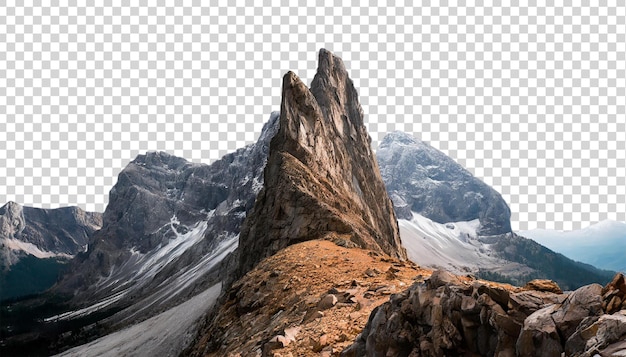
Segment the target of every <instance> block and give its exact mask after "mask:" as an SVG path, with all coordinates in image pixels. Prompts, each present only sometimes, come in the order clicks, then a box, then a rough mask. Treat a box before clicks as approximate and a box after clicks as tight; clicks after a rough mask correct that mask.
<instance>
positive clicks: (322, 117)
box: [239, 49, 406, 275]
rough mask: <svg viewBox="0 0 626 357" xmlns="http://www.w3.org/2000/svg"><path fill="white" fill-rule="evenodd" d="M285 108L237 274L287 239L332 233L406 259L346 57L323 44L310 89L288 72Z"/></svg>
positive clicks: (245, 233) (245, 229)
mask: <svg viewBox="0 0 626 357" xmlns="http://www.w3.org/2000/svg"><path fill="white" fill-rule="evenodd" d="M280 113H281V114H280V130H279V132H278V133H277V134H276V136H275V137H274V139H272V142H271V146H270V156H269V158H268V163H267V166H266V169H265V173H264V177H265V187H264V189H263V190H262V191H261V192H260V193H259V196H258V197H257V201H256V203H255V206H254V210H253V212H252V213H251V214H250V216H249V217H250V218H249V219H247V220H246V221H245V223H244V226H243V228H242V232H241V236H240V243H239V247H240V257H241V258H240V264H239V275H242V274H243V273H245V272H247V271H248V270H250V269H251V268H252V267H253V266H254V265H255V264H256V263H258V262H259V261H260V260H261V259H263V258H265V257H267V256H270V255H272V254H274V253H276V252H277V251H278V250H280V249H282V248H284V247H286V246H288V245H290V244H293V243H297V242H302V241H306V240H310V239H316V238H320V237H323V236H324V235H326V234H328V233H331V232H333V233H337V234H340V235H345V236H348V237H349V240H351V241H352V242H354V243H355V244H357V245H358V246H361V247H364V248H368V249H373V250H378V251H381V252H384V253H387V254H389V255H391V256H394V257H399V258H402V259H405V258H406V252H405V251H404V249H403V248H402V247H401V243H400V236H399V233H398V226H397V222H396V217H395V214H394V211H393V206H392V204H391V201H390V200H389V198H388V196H387V193H386V191H385V186H384V184H383V181H382V179H381V176H380V173H379V170H378V165H377V163H376V160H375V159H374V155H373V152H372V149H371V145H370V141H371V139H370V137H369V135H368V133H367V131H366V128H365V126H364V125H363V111H362V109H361V105H360V104H359V102H358V99H357V92H356V89H355V88H354V86H353V84H352V80H350V78H349V77H348V74H347V72H346V70H345V67H344V65H343V62H342V61H341V59H339V58H338V57H336V56H334V55H333V54H331V53H330V52H328V51H326V50H324V49H322V50H321V51H320V53H319V68H318V71H317V74H316V75H315V78H314V79H313V82H312V84H311V89H310V90H309V89H308V88H307V87H306V85H305V84H304V83H302V81H300V79H299V78H298V77H297V76H296V75H295V74H294V73H293V72H288V73H287V74H286V75H285V76H284V78H283V94H282V103H281V111H280Z"/></svg>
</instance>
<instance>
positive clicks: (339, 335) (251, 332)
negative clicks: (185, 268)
mask: <svg viewBox="0 0 626 357" xmlns="http://www.w3.org/2000/svg"><path fill="white" fill-rule="evenodd" d="M331 240H334V241H335V242H336V243H334V242H333V241H331ZM349 244H350V243H349V242H348V241H346V240H344V239H342V238H340V237H336V236H335V237H334V238H330V240H313V241H308V242H304V243H300V244H296V245H293V246H289V247H287V248H285V249H283V250H281V251H280V252H278V253H277V254H276V255H274V256H272V257H270V258H267V259H265V260H264V261H262V262H261V263H260V264H259V265H258V266H257V267H256V268H255V269H253V270H252V271H250V272H249V273H248V274H246V275H245V276H244V277H243V278H242V279H241V280H239V281H238V282H236V283H235V284H234V285H233V287H232V289H231V290H230V291H229V299H228V301H226V303H225V304H224V305H223V306H222V308H221V309H220V311H219V312H218V314H217V316H213V318H214V320H213V321H212V323H210V324H208V325H207V327H206V329H205V331H204V333H203V334H202V336H203V337H202V340H200V341H198V343H196V344H195V348H194V351H193V352H194V354H197V355H201V354H205V353H208V355H210V356H255V355H261V354H263V355H270V356H272V355H273V356H320V355H322V356H331V355H338V353H339V352H340V351H342V350H343V349H345V348H346V347H347V346H349V345H350V344H352V343H353V342H354V340H355V338H356V336H357V335H358V334H359V333H360V332H361V331H362V330H363V327H364V326H365V324H366V323H367V320H368V318H369V315H370V313H371V312H372V310H373V309H374V308H375V307H377V306H379V305H381V304H383V303H384V302H386V301H388V300H389V296H390V295H391V294H396V293H399V292H401V291H403V290H406V289H407V288H408V286H410V285H411V284H413V283H414V282H416V281H422V280H424V279H426V278H428V277H430V275H431V273H432V271H431V270H427V269H422V268H420V267H419V266H417V265H415V264H413V263H411V262H406V261H399V260H397V259H393V258H390V257H388V256H384V255H381V254H379V253H376V252H373V251H369V250H364V249H360V248H348V247H344V246H341V245H349ZM461 280H462V282H463V283H465V284H468V285H471V284H472V283H473V279H472V278H471V277H461ZM483 283H487V282H483ZM488 284H490V285H493V286H499V287H506V288H507V289H510V290H517V289H518V288H514V287H512V286H509V285H502V284H497V283H488Z"/></svg>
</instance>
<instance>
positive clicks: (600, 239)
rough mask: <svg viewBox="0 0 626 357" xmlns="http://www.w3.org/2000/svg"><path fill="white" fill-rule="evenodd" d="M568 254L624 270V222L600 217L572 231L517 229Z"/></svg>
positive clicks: (600, 265)
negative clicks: (592, 222)
mask: <svg viewBox="0 0 626 357" xmlns="http://www.w3.org/2000/svg"><path fill="white" fill-rule="evenodd" d="M518 233H519V234H520V235H523V236H525V237H528V238H531V239H533V240H535V241H536V242H538V243H539V244H542V245H544V246H546V247H548V248H550V249H552V250H553V251H555V252H559V253H561V254H563V255H565V256H567V257H568V258H571V259H574V260H577V261H580V262H584V263H587V264H591V265H593V266H596V267H598V268H601V269H608V270H614V271H621V272H626V222H618V221H609V220H607V221H602V222H598V223H596V224H593V225H591V226H589V227H587V228H583V229H579V230H574V231H555V230H547V229H533V230H529V231H520V232H518Z"/></svg>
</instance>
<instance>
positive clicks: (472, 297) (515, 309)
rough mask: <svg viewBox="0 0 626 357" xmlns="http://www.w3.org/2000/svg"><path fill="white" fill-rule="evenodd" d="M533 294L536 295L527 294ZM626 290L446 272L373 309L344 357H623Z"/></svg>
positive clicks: (620, 279) (618, 280)
mask: <svg viewBox="0 0 626 357" xmlns="http://www.w3.org/2000/svg"><path fill="white" fill-rule="evenodd" d="M527 289H539V290H527ZM625 299H626V283H625V281H624V276H623V275H622V274H618V275H616V276H615V278H614V279H613V281H612V282H610V283H609V284H608V285H607V286H605V287H602V286H600V285H598V284H591V285H587V286H584V287H581V288H579V289H578V290H576V291H574V292H570V293H561V292H560V289H559V288H558V286H557V285H556V284H555V283H552V282H549V281H534V282H532V283H530V284H528V285H527V287H526V288H525V289H504V288H498V287H492V286H488V285H485V284H483V283H481V282H473V283H471V284H468V283H466V282H462V281H461V280H459V278H458V277H456V276H454V275H452V274H449V273H447V272H445V271H436V272H435V273H433V275H432V276H431V277H430V279H428V280H426V281H425V282H419V283H415V284H413V285H412V286H411V287H410V288H409V289H407V290H406V291H404V292H402V293H400V294H396V295H392V296H391V298H390V300H389V302H387V303H385V304H383V305H381V306H380V307H378V308H376V309H375V310H374V311H373V312H372V314H371V315H370V318H369V321H368V323H367V325H366V327H365V329H364V330H363V332H362V333H361V334H360V335H359V336H358V337H357V339H356V341H355V342H354V344H352V346H350V347H349V348H347V349H346V350H345V351H343V352H342V354H341V355H342V356H345V357H347V356H452V355H455V356H461V355H463V356H477V355H480V356H546V357H547V356H555V357H558V356H562V355H563V354H564V355H566V356H596V355H599V356H617V355H619V356H623V355H625V354H626V301H625Z"/></svg>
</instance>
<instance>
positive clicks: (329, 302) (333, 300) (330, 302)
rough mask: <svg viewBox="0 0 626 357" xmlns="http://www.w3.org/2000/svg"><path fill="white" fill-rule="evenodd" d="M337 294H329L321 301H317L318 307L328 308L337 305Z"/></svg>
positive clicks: (321, 308)
mask: <svg viewBox="0 0 626 357" xmlns="http://www.w3.org/2000/svg"><path fill="white" fill-rule="evenodd" d="M337 301H338V299H337V296H335V295H333V294H328V295H326V296H324V297H323V298H322V299H321V300H320V301H319V303H317V308H318V309H320V310H328V309H330V308H331V307H333V306H335V305H336V304H337Z"/></svg>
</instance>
